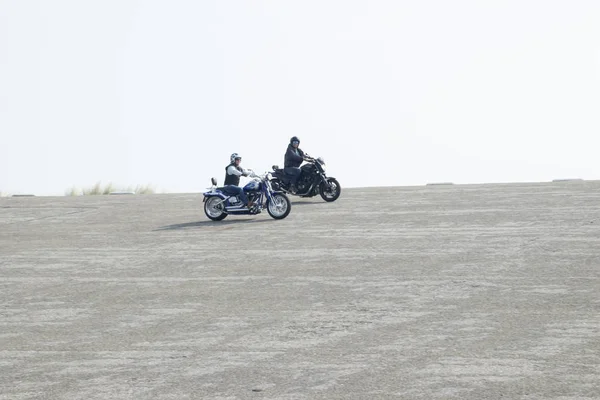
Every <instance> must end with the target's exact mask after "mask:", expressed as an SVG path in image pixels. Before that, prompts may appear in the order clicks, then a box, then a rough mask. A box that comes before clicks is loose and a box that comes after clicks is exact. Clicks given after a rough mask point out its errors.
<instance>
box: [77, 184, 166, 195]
mask: <svg viewBox="0 0 600 400" xmlns="http://www.w3.org/2000/svg"><path fill="white" fill-rule="evenodd" d="M112 192H128V193H134V194H154V193H156V190H155V188H154V187H153V186H152V185H150V184H148V185H137V186H135V187H134V186H128V187H126V188H123V187H118V186H115V185H114V184H112V183H107V184H106V185H104V186H103V185H102V183H101V182H98V183H96V184H95V185H94V186H92V187H90V188H84V189H79V188H77V187H75V186H73V187H72V188H70V189H67V190H66V191H65V196H97V195H107V194H111V193H112Z"/></svg>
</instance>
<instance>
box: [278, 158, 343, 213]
mask: <svg viewBox="0 0 600 400" xmlns="http://www.w3.org/2000/svg"><path fill="white" fill-rule="evenodd" d="M304 161H306V163H305V164H304V165H302V166H301V167H300V171H301V173H300V176H299V177H298V180H297V181H296V190H297V192H296V193H290V184H291V179H292V177H291V175H288V174H286V173H285V172H284V169H283V168H279V166H278V165H273V167H272V168H273V172H272V179H271V185H273V187H274V188H275V189H276V190H281V191H282V192H284V193H286V194H288V193H289V194H293V195H296V196H300V197H313V196H316V195H317V194H320V195H321V197H322V198H323V200H325V201H327V202H331V201H335V200H337V199H338V197H340V194H341V192H342V187H341V186H340V183H339V182H338V181H337V179H335V178H333V177H328V176H327V175H326V174H325V160H323V158H321V157H318V158H313V157H310V156H309V155H307V154H305V157H304Z"/></svg>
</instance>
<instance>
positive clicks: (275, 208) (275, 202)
mask: <svg viewBox="0 0 600 400" xmlns="http://www.w3.org/2000/svg"><path fill="white" fill-rule="evenodd" d="M267 211H268V212H269V215H270V216H271V217H272V218H275V219H284V218H285V217H287V216H288V214H289V213H290V211H292V203H291V202H290V199H288V197H287V196H286V195H285V194H283V193H275V194H274V195H273V196H271V200H269V201H268V204H267Z"/></svg>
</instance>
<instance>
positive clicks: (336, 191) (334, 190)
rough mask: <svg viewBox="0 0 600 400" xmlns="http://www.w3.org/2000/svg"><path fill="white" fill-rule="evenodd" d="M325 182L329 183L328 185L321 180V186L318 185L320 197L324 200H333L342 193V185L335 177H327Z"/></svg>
mask: <svg viewBox="0 0 600 400" xmlns="http://www.w3.org/2000/svg"><path fill="white" fill-rule="evenodd" d="M327 182H328V183H329V187H327V185H326V184H325V182H321V186H320V187H319V192H320V193H321V197H322V198H323V200H325V201H335V200H337V199H338V197H340V194H342V187H341V186H340V183H339V182H338V181H337V179H335V178H327Z"/></svg>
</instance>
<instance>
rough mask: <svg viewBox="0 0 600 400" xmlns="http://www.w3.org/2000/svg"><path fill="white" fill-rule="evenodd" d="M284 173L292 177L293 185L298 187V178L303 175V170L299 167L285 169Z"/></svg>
mask: <svg viewBox="0 0 600 400" xmlns="http://www.w3.org/2000/svg"><path fill="white" fill-rule="evenodd" d="M283 172H284V173H285V174H286V175H290V177H291V183H292V185H294V186H295V185H296V182H298V178H299V177H300V174H301V173H302V170H301V169H300V168H298V167H285V168H284V169H283Z"/></svg>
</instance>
